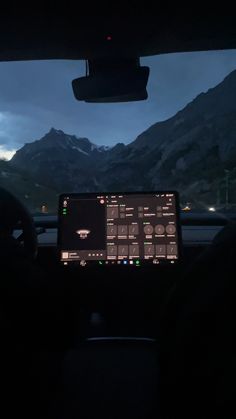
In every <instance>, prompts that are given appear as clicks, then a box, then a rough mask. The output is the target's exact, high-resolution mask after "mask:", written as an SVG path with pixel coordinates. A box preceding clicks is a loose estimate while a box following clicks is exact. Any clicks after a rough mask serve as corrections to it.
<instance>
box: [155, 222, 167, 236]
mask: <svg viewBox="0 0 236 419" xmlns="http://www.w3.org/2000/svg"><path fill="white" fill-rule="evenodd" d="M155 233H156V234H158V235H160V234H164V233H165V227H164V226H163V225H162V224H157V225H156V227H155Z"/></svg>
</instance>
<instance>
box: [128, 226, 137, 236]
mask: <svg viewBox="0 0 236 419" xmlns="http://www.w3.org/2000/svg"><path fill="white" fill-rule="evenodd" d="M137 234H139V228H138V224H131V225H130V226H129V235H135V236H136V235H137Z"/></svg>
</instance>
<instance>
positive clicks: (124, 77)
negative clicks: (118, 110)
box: [72, 60, 149, 103]
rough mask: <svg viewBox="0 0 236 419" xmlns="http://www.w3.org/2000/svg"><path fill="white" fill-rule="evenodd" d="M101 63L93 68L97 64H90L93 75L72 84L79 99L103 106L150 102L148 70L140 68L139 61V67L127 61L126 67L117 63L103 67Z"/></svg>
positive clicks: (76, 80) (106, 64)
mask: <svg viewBox="0 0 236 419" xmlns="http://www.w3.org/2000/svg"><path fill="white" fill-rule="evenodd" d="M96 64H97V63H96ZM99 64H100V65H99V66H98V65H95V66H94V63H93V64H92V65H91V63H90V74H89V75H88V76H86V77H80V78H78V79H75V80H73V81H72V87H73V92H74V95H75V98H76V99H77V100H83V101H85V102H97V103H99V102H100V103H101V102H129V101H137V100H145V99H147V97H148V94H147V90H146V86H147V81H148V76H149V68H148V67H140V66H139V65H138V66H137V61H136V60H135V64H136V65H133V61H131V63H130V61H129V62H128V64H127V62H125V64H126V65H123V63H122V65H120V63H119V65H116V63H115V64H114V62H112V65H111V63H107V62H106V63H105V65H102V66H101V63H99ZM109 64H110V65H109ZM130 64H131V65H130Z"/></svg>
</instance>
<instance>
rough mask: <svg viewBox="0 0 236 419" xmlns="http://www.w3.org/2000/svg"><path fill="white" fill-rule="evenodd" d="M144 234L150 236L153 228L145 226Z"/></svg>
mask: <svg viewBox="0 0 236 419" xmlns="http://www.w3.org/2000/svg"><path fill="white" fill-rule="evenodd" d="M144 233H145V234H152V233H153V226H151V225H150V224H147V225H145V227H144Z"/></svg>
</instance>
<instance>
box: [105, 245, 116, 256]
mask: <svg viewBox="0 0 236 419" xmlns="http://www.w3.org/2000/svg"><path fill="white" fill-rule="evenodd" d="M107 255H108V256H117V246H113V245H112V246H107Z"/></svg>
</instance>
